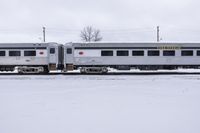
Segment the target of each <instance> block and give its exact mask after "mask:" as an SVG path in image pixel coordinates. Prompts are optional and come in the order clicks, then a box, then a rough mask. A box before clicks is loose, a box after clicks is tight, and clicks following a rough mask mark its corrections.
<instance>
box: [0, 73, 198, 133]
mask: <svg viewBox="0 0 200 133" xmlns="http://www.w3.org/2000/svg"><path fill="white" fill-rule="evenodd" d="M199 132H200V75H185V76H183V75H168V76H166V75H163V76H162V75H160V76H158V75H155V76H152V75H151V76H116V75H115V76H80V75H76V76H71V75H70V76H62V75H54V76H0V133H199Z"/></svg>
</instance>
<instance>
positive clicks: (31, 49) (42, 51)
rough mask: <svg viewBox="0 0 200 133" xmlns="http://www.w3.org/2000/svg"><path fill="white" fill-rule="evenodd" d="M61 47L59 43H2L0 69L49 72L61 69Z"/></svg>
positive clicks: (21, 71)
mask: <svg viewBox="0 0 200 133" xmlns="http://www.w3.org/2000/svg"><path fill="white" fill-rule="evenodd" d="M61 48H62V46H61V45H59V44H57V43H1V44H0V71H14V70H15V69H17V71H18V72H19V73H48V72H49V71H51V70H57V69H60V68H61V66H62V64H63V63H62V59H61V57H60V55H59V53H61V52H62V50H61Z"/></svg>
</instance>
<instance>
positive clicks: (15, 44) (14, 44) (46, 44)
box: [0, 43, 57, 47]
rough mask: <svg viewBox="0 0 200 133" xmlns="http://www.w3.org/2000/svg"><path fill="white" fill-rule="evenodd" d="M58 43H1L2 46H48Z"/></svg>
mask: <svg viewBox="0 0 200 133" xmlns="http://www.w3.org/2000/svg"><path fill="white" fill-rule="evenodd" d="M49 45H57V43H0V47H47V46H49Z"/></svg>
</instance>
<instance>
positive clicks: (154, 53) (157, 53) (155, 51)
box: [148, 50, 160, 56]
mask: <svg viewBox="0 0 200 133" xmlns="http://www.w3.org/2000/svg"><path fill="white" fill-rule="evenodd" d="M148 56H160V51H158V50H151V51H148Z"/></svg>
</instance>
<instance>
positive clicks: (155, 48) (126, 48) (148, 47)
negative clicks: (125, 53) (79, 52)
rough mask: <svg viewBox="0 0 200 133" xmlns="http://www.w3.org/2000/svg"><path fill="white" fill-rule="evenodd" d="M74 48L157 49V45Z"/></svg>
mask: <svg viewBox="0 0 200 133" xmlns="http://www.w3.org/2000/svg"><path fill="white" fill-rule="evenodd" d="M75 49H158V48H157V47H75Z"/></svg>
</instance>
